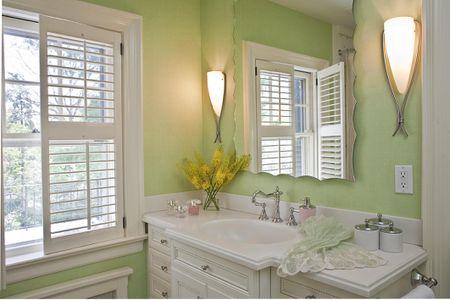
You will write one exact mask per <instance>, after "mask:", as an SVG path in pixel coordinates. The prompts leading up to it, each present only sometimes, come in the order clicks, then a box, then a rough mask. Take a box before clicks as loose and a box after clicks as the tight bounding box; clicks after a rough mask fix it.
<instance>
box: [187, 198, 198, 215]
mask: <svg viewBox="0 0 450 300" xmlns="http://www.w3.org/2000/svg"><path fill="white" fill-rule="evenodd" d="M199 212H200V206H199V205H198V203H197V200H191V201H189V204H188V213H189V215H190V216H198V214H199Z"/></svg>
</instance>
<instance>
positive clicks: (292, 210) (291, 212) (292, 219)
mask: <svg viewBox="0 0 450 300" xmlns="http://www.w3.org/2000/svg"><path fill="white" fill-rule="evenodd" d="M298 212H299V211H298V210H296V209H295V208H293V207H291V208H289V218H288V220H287V221H286V225H288V226H297V225H298V223H297V221H296V220H295V216H294V213H298Z"/></svg>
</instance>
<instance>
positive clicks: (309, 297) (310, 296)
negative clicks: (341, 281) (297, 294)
mask: <svg viewBox="0 0 450 300" xmlns="http://www.w3.org/2000/svg"><path fill="white" fill-rule="evenodd" d="M305 299H316V296H314V295H308V296H306V297H305Z"/></svg>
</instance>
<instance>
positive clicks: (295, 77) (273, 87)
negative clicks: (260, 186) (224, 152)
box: [256, 60, 314, 176]
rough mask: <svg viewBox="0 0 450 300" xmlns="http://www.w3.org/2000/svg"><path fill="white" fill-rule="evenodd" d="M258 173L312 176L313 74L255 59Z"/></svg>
mask: <svg viewBox="0 0 450 300" xmlns="http://www.w3.org/2000/svg"><path fill="white" fill-rule="evenodd" d="M256 65H257V68H258V73H257V83H258V86H257V96H258V101H257V107H258V116H257V120H258V121H257V122H258V136H259V145H260V146H259V154H258V158H259V170H260V171H262V172H267V173H271V174H272V175H279V174H289V175H293V176H302V175H312V172H313V168H314V165H313V160H312V159H311V157H310V156H311V154H312V152H313V143H314V139H313V138H314V137H313V128H314V124H313V123H312V120H313V118H312V117H311V116H312V112H313V110H312V109H313V105H312V100H311V97H312V93H311V85H312V74H311V73H307V72H301V71H296V70H295V69H294V67H293V66H290V65H284V64H277V63H270V62H265V61H261V60H257V64H256Z"/></svg>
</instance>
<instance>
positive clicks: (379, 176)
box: [201, 0, 421, 218]
mask: <svg viewBox="0 0 450 300" xmlns="http://www.w3.org/2000/svg"><path fill="white" fill-rule="evenodd" d="M420 4H421V2H420V0H396V1H391V0H356V3H355V11H354V14H355V20H356V23H357V28H356V32H355V38H354V44H355V48H356V51H357V54H356V58H355V68H356V74H357V79H356V86H355V94H356V99H357V107H356V111H355V118H354V119H355V127H356V132H357V139H356V145H355V152H354V165H355V176H356V182H346V181H342V180H329V181H326V182H320V181H319V180H316V179H313V178H309V177H307V178H292V177H289V176H286V175H280V176H276V177H275V176H272V175H270V174H257V175H256V174H251V173H250V172H242V173H241V174H240V175H238V176H237V178H236V179H235V180H234V181H233V182H232V183H231V184H230V185H229V186H228V187H227V188H226V189H225V191H226V192H230V193H235V194H241V195H250V194H251V193H252V192H253V191H254V190H256V189H263V190H266V191H271V190H273V189H274V187H275V186H276V185H278V186H280V188H281V190H282V191H284V192H285V194H284V196H283V198H284V200H288V201H299V200H300V199H302V198H303V197H305V196H310V197H312V201H313V202H314V203H316V204H320V205H325V206H330V207H337V208H346V209H353V210H361V211H369V212H374V213H375V212H383V213H386V214H392V215H398V216H404V217H411V218H420V192H421V188H420V184H421V179H420V178H421V160H420V158H421V146H420V145H421V78H420V76H418V78H417V79H416V82H415V84H414V85H413V87H412V92H411V95H410V99H409V103H408V106H407V108H406V122H407V123H406V126H407V129H408V131H409V133H410V136H409V137H408V138H405V137H403V136H396V137H392V136H391V135H392V132H393V130H394V126H395V119H396V115H395V108H394V106H393V104H392V99H391V95H390V91H389V87H388V84H387V81H386V77H385V73H384V69H383V61H382V51H381V32H382V30H383V22H384V20H385V19H387V18H390V17H394V16H400V15H410V16H413V17H416V18H419V19H420V16H419V12H420ZM201 9H202V22H201V28H202V62H203V66H202V68H203V73H205V71H206V70H207V69H212V68H216V67H220V66H221V65H225V72H226V74H227V79H228V81H227V83H229V85H233V80H230V79H232V78H233V65H232V57H233V43H232V40H233V39H232V37H233V1H232V0H229V1H227V0H202V1H201ZM236 11H237V14H236V27H235V35H234V36H235V41H236V44H235V48H236V58H235V61H236V95H235V97H233V95H232V89H231V88H230V87H229V88H228V89H227V91H228V95H227V97H226V102H225V112H224V118H223V120H222V130H223V131H222V133H223V139H224V144H225V145H226V147H231V146H233V144H235V146H236V149H237V150H238V152H240V153H242V152H243V137H242V136H243V129H242V128H243V127H242V126H243V124H242V120H243V117H242V105H243V103H242V101H243V100H242V67H241V59H242V58H241V45H242V44H241V42H242V40H250V41H253V42H257V43H261V44H267V45H270V46H275V47H279V48H283V49H286V50H291V51H297V52H300V53H304V54H309V55H314V56H318V55H317V54H314V53H318V52H317V51H318V49H321V48H322V49H324V52H323V58H330V57H331V54H330V52H327V51H325V50H326V49H327V48H326V46H327V44H326V43H325V42H321V41H319V39H318V38H317V36H316V35H317V33H319V32H320V33H322V34H327V32H328V34H331V33H330V32H329V31H330V30H331V29H330V28H329V27H327V26H326V25H325V24H320V23H321V22H319V21H317V20H314V19H311V18H306V17H305V16H303V15H301V14H298V13H295V12H293V11H290V10H288V9H285V8H282V7H279V6H277V5H275V4H273V3H270V2H268V1H266V0H238V1H237V3H236ZM313 24H314V25H316V27H314V30H313V29H312V28H313ZM316 28H320V31H319V29H316ZM327 28H328V29H327ZM281 29H282V30H281ZM215 30H218V32H220V33H221V34H220V35H217V36H215V35H214V34H213V33H214V31H215ZM230 39H231V42H230ZM330 39H331V38H330ZM329 42H331V40H330V41H329ZM319 53H320V52H319ZM218 62H219V63H218ZM224 63H225V64H224ZM418 71H419V74H420V70H418ZM203 85H204V87H203V106H204V111H203V115H204V119H203V120H204V124H203V135H204V140H203V149H204V151H205V153H210V152H211V149H212V148H213V147H214V145H213V144H212V141H213V137H214V123H213V119H212V113H211V109H210V104H209V102H208V98H207V93H206V92H205V91H206V89H205V81H204V82H203ZM230 90H231V92H230ZM233 99H234V100H233ZM234 111H235V113H233V112H234ZM234 136H236V139H235V140H234ZM396 164H411V165H413V168H414V175H415V176H414V194H413V195H404V194H396V193H394V165H396Z"/></svg>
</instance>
